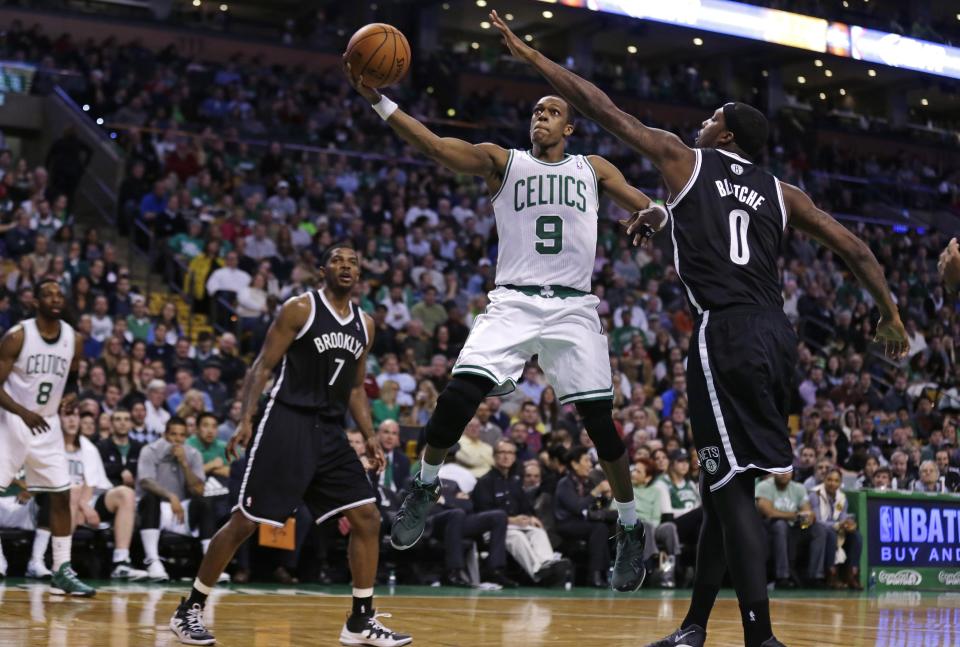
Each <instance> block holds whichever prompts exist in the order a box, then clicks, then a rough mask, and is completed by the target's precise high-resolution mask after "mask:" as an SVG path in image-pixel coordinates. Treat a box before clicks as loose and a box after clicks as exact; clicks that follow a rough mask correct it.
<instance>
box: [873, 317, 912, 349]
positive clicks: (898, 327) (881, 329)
mask: <svg viewBox="0 0 960 647" xmlns="http://www.w3.org/2000/svg"><path fill="white" fill-rule="evenodd" d="M873 341H875V342H877V343H878V344H879V343H882V344H883V352H884V353H886V355H887V357H889V358H890V359H903V358H904V357H906V356H907V353H908V352H909V351H910V341H909V340H908V339H907V330H906V328H904V327H903V322H902V321H900V315H894V318H893V319H890V320H887V319H880V323H878V324H877V334H876V336H875V337H874V338H873Z"/></svg>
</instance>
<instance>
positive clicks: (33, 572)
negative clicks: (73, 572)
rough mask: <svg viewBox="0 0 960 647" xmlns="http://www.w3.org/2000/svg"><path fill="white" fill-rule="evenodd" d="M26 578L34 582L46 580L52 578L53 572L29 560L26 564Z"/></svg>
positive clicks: (42, 564)
mask: <svg viewBox="0 0 960 647" xmlns="http://www.w3.org/2000/svg"><path fill="white" fill-rule="evenodd" d="M26 576H27V577H29V578H32V579H35V580H47V579H50V578H51V577H53V571H51V570H50V569H49V568H47V565H46V564H44V563H43V562H37V561H34V560H32V559H31V560H30V561H29V562H27V573H26Z"/></svg>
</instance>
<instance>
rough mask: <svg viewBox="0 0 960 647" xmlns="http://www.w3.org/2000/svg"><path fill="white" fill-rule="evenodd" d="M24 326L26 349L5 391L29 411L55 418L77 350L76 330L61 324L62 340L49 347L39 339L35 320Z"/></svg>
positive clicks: (26, 320)
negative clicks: (74, 353)
mask: <svg viewBox="0 0 960 647" xmlns="http://www.w3.org/2000/svg"><path fill="white" fill-rule="evenodd" d="M21 326H22V327H23V347H22V348H21V349H20V355H18V356H17V361H16V363H14V365H13V370H12V371H10V375H9V376H8V377H7V381H6V383H5V384H4V385H3V388H4V390H6V392H7V393H9V394H10V397H12V398H13V399H14V400H16V401H17V402H19V403H20V404H22V405H23V406H24V407H26V408H27V409H29V410H30V411H33V412H35V413H39V414H40V415H41V416H44V417H49V416H55V415H57V411H58V409H59V408H60V398H62V397H63V389H64V387H65V386H66V385H67V376H68V375H69V374H70V364H71V363H72V362H73V351H74V349H75V348H76V347H75V346H74V343H75V342H74V332H73V328H71V327H70V325H69V324H67V323H66V322H64V321H61V322H60V336H59V337H58V338H57V340H56V341H55V342H53V343H50V342H48V341H46V340H45V339H44V338H43V337H41V336H40V331H39V330H38V329H37V321H36V319H25V320H24V321H23V322H21Z"/></svg>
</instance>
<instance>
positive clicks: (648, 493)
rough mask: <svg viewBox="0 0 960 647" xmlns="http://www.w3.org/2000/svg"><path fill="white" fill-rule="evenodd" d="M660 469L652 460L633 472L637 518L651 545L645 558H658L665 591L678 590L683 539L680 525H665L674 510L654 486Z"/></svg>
mask: <svg viewBox="0 0 960 647" xmlns="http://www.w3.org/2000/svg"><path fill="white" fill-rule="evenodd" d="M655 471H656V467H654V465H653V461H651V460H650V459H649V458H640V459H638V460H637V461H636V463H634V465H633V468H632V471H631V480H632V482H633V499H634V501H636V504H637V516H638V517H639V518H640V521H641V522H642V523H643V525H644V529H645V530H646V534H647V537H648V538H649V537H653V541H647V543H646V546H645V549H644V554H643V557H644V559H649V558H650V557H653V556H656V557H657V562H656V568H657V569H658V571H659V577H660V585H661V586H662V587H664V588H673V587H674V586H675V578H674V567H675V565H676V556H677V555H678V554H680V537H679V535H678V534H677V525H676V524H675V523H674V522H673V521H663V522H662V523H661V518H662V516H663V510H665V509H668V508H669V507H670V502H669V501H668V500H667V497H668V495H667V493H666V491H665V490H664V489H663V488H659V487H657V486H656V485H655V484H654V478H653V474H654V472H655Z"/></svg>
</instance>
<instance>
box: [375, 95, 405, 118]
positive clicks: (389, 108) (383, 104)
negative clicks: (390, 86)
mask: <svg viewBox="0 0 960 647" xmlns="http://www.w3.org/2000/svg"><path fill="white" fill-rule="evenodd" d="M371 107H372V108H373V110H374V112H376V113H377V114H378V115H380V118H381V119H383V120H384V121H386V120H387V119H389V118H390V115H392V114H393V113H394V111H396V109H397V107H398V106H397V104H396V103H394V102H393V101H391V100H390V99H389V98H388V97H387V96H386V95H385V94H381V95H380V100H379V101H377V102H376V103H374V104H373V105H372V106H371Z"/></svg>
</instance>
